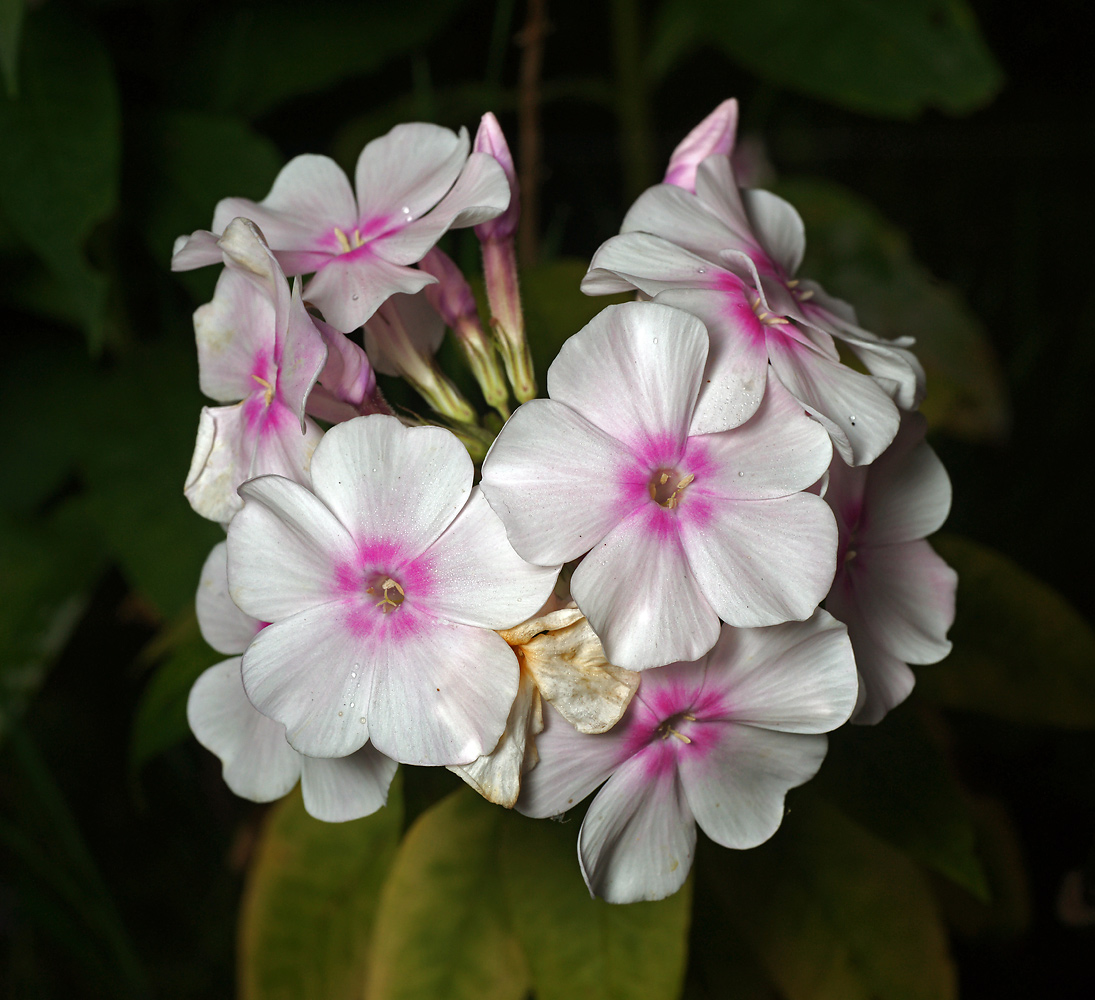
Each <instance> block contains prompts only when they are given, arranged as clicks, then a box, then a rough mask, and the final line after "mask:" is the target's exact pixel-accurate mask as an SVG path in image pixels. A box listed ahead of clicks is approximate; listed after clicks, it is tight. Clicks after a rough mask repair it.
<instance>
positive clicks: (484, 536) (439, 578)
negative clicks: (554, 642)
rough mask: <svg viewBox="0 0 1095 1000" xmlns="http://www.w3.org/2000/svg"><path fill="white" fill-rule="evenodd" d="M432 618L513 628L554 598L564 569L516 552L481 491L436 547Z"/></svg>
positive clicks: (426, 602) (428, 602)
mask: <svg viewBox="0 0 1095 1000" xmlns="http://www.w3.org/2000/svg"><path fill="white" fill-rule="evenodd" d="M428 560H429V566H430V575H431V579H432V581H433V588H434V589H433V592H432V593H431V594H430V596H429V597H428V598H424V599H423V601H422V607H423V608H425V609H426V610H427V611H428V612H429V613H430V614H433V615H436V616H437V617H439V618H444V619H445V620H447V621H453V622H459V623H460V624H462V625H478V626H479V627H481V628H489V629H503V628H510V627H512V626H514V625H517V624H519V623H520V622H523V621H524V620H525V619H526V618H530V617H531V616H532V615H534V614H535V613H536V611H537V609H539V608H540V607H541V606H542V605H543V603H544V601H546V600H547V598H548V596H549V595H550V594H551V591H552V588H553V587H554V586H555V579H556V577H557V576H558V573H559V567H558V566H534V565H533V564H532V563H528V562H525V560H524V559H522V558H521V557H520V556H519V555H518V554H517V553H516V552H514V551H513V546H512V545H511V544H510V542H509V539H508V538H506V529H505V527H504V526H503V524H502V521H501V520H500V518H499V517H498V515H497V514H495V513H494V511H493V510H492V509H491V507H490V505H489V504H488V503H487V501H486V499H485V498H484V496H483V494H482V492H481V491H480V489H479V488H478V487H476V488H475V489H474V490H473V491H472V495H471V498H470V499H469V500H468V502H467V504H466V505H465V507H464V509H463V510H462V511H461V512H460V514H459V515H458V516H457V518H456V520H455V521H453V522H452V524H450V525H449V527H448V529H447V530H446V531H445V532H444V533H443V534H442V535H441V537H440V538H439V539H438V540H437V541H436V542H434V544H433V545H432V546H431V547H430V550H429V555H428Z"/></svg>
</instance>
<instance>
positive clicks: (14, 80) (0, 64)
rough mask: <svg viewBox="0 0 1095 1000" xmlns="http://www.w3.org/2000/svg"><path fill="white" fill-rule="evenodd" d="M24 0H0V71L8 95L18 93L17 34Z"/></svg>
mask: <svg viewBox="0 0 1095 1000" xmlns="http://www.w3.org/2000/svg"><path fill="white" fill-rule="evenodd" d="M25 6H26V3H25V0H0V71H3V74H4V85H5V86H6V87H7V90H8V97H15V96H16V95H17V94H18V93H19V36H20V33H21V32H22V29H23V10H24V8H25Z"/></svg>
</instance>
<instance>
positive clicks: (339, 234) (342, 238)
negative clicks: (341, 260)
mask: <svg viewBox="0 0 1095 1000" xmlns="http://www.w3.org/2000/svg"><path fill="white" fill-rule="evenodd" d="M354 235H355V236H356V235H357V230H354ZM335 239H336V240H338V250H339V253H349V252H350V251H351V250H352V249H353V247H352V246H350V241H349V240H348V239H346V234H345V233H344V232H343V231H342V230H341V229H339V228H338V226H335Z"/></svg>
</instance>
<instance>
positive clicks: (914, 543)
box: [825, 413, 958, 723]
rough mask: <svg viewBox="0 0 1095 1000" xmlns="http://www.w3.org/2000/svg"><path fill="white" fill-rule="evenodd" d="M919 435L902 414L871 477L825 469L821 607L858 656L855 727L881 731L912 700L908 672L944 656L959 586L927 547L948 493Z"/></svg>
mask: <svg viewBox="0 0 1095 1000" xmlns="http://www.w3.org/2000/svg"><path fill="white" fill-rule="evenodd" d="M926 429H927V422H926V421H925V420H924V418H923V417H922V416H921V415H920V414H918V413H916V414H906V415H905V417H904V418H903V420H902V424H901V430H900V431H899V433H898V435H897V437H896V438H895V439H894V442H893V444H892V445H890V447H889V448H888V449H887V451H886V452H885V454H883V455H882V456H881V457H880V458H879V459H878V460H877V461H876V462H875V463H874V464H873V465H871V466H870V467H869V468H864V469H849V468H848V467H847V466H846V465H845V464H844V463H843V462H841V461H840V459H839V457H837V458H834V459H833V464H832V467H831V468H830V470H829V487H828V491H827V492H826V494H825V499H826V500H827V501H828V502H829V504H830V505H831V506H832V508H833V512H834V513H835V514H836V520H837V525H838V526H839V528H840V549H839V553H838V556H837V572H836V578H835V579H834V580H833V587H832V590H831V591H830V592H829V596H828V597H827V598H826V599H825V607H826V608H827V609H828V610H829V611H830V612H831V613H832V614H833V615H834V616H835V617H836V618H838V619H839V620H840V621H842V622H844V624H846V625H847V626H848V634H849V636H851V640H852V646H853V647H854V649H855V658H856V664H857V666H858V667H859V674H860V705H859V706H858V708H857V709H856V713H855V716H854V717H853V721H855V722H861V723H875V722H879V721H880V720H881V719H882V718H883V717H884V716H885V715H886V713H887V712H888V711H889V710H890V709H891V708H893V707H894V706H895V705H898V704H900V703H901V702H902V701H904V700H905V698H907V697H908V695H909V693H910V692H911V691H912V688H913V684H914V683H915V680H916V678H915V677H914V676H913V672H912V671H911V670H910V669H909V667H908V664H910V663H936V662H937V661H939V660H941V659H943V657H944V656H946V655H947V654H948V653H949V652H950V649H951V644H950V642H949V641H948V640H947V631H948V629H949V628H950V627H951V625H952V624H953V622H954V600H955V589H956V587H957V584H958V577H957V574H956V573H955V572H954V570H953V569H951V568H950V567H949V566H948V565H947V564H946V563H945V562H944V561H943V560H942V559H940V558H939V556H938V555H936V553H935V551H934V550H933V549H932V547H931V545H929V544H928V542H927V541H926V540H925V539H926V537H927V536H928V535H930V534H932V532H934V531H937V530H938V529H939V528H940V527H941V526H942V524H943V522H944V521H945V520H946V519H947V514H948V512H949V511H950V505H951V484H950V479H949V478H948V477H947V473H946V470H945V469H944V468H943V463H942V462H940V461H939V459H938V458H937V457H936V454H935V452H934V451H932V449H931V447H930V446H929V445H928V444H927V442H926V441H925V440H924V434H925V431H926Z"/></svg>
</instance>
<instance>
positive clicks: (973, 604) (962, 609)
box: [916, 535, 1095, 729]
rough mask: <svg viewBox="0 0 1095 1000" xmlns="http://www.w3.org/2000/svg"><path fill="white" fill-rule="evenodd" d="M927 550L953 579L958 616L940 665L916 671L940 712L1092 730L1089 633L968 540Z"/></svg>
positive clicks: (1023, 575) (1069, 611)
mask: <svg viewBox="0 0 1095 1000" xmlns="http://www.w3.org/2000/svg"><path fill="white" fill-rule="evenodd" d="M932 544H933V545H934V546H935V548H936V549H937V550H938V552H939V554H940V555H941V556H942V557H943V558H944V559H946V560H947V562H949V563H950V564H951V565H952V566H953V567H954V568H955V569H956V570H957V571H958V612H957V616H956V618H955V622H954V627H953V628H952V629H951V632H950V638H951V640H952V641H953V643H954V650H953V651H952V652H951V655H950V656H949V657H947V659H945V660H943V662H942V663H936V664H932V665H931V666H927V667H917V668H916V672H917V686H918V688H919V690H920V691H921V693H922V694H924V695H925V696H927V697H929V698H931V699H932V700H934V701H936V702H938V703H939V704H941V705H944V706H946V707H947V708H960V709H968V710H970V711H975V712H983V713H985V714H987V715H994V716H997V717H998V718H1002V719H1010V720H1013V721H1016V722H1025V723H1034V724H1041V725H1050V726H1063V727H1066V728H1074V729H1079V728H1083V729H1087V728H1091V727H1092V726H1095V633H1093V632H1092V629H1091V626H1090V625H1089V624H1088V623H1087V622H1086V621H1085V620H1084V618H1082V617H1081V616H1080V614H1079V613H1078V612H1077V611H1076V610H1075V609H1074V608H1073V607H1072V606H1071V605H1070V604H1069V603H1068V602H1067V601H1066V600H1065V599H1064V598H1063V597H1061V595H1060V594H1058V593H1057V592H1056V591H1055V590H1054V589H1053V588H1052V587H1050V586H1048V585H1047V584H1045V583H1043V582H1042V581H1041V580H1039V579H1037V578H1036V577H1034V576H1031V574H1029V573H1027V572H1026V571H1025V570H1023V569H1021V568H1020V567H1019V566H1017V565H1016V564H1015V563H1013V562H1012V561H1011V560H1010V559H1008V558H1007V557H1006V556H1003V555H1001V554H1000V553H999V552H994V551H993V550H992V549H989V548H987V547H985V546H983V545H979V544H977V543H976V542H971V541H970V540H969V539H965V538H958V537H956V536H953V535H937V536H935V537H934V538H933V539H932Z"/></svg>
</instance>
